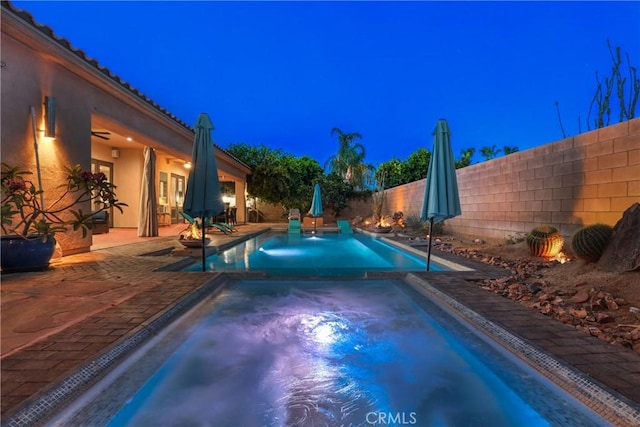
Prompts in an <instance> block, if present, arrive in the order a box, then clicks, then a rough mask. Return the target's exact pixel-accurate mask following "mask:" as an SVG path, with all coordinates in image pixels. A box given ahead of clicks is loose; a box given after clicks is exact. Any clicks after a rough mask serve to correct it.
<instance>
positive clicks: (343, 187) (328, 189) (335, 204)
mask: <svg viewBox="0 0 640 427" xmlns="http://www.w3.org/2000/svg"><path fill="white" fill-rule="evenodd" d="M319 183H320V187H322V203H323V205H324V206H326V207H329V208H331V209H333V212H334V215H335V217H336V218H337V217H338V216H340V213H341V212H342V210H344V208H346V207H347V205H348V202H349V199H351V198H352V197H354V196H355V195H356V194H357V193H356V192H355V191H354V188H353V185H351V184H350V183H349V182H345V180H344V177H343V176H342V175H340V174H338V173H336V172H331V173H329V174H328V175H324V176H323V177H322V178H321V179H320V180H319ZM309 203H311V200H310V201H309Z"/></svg>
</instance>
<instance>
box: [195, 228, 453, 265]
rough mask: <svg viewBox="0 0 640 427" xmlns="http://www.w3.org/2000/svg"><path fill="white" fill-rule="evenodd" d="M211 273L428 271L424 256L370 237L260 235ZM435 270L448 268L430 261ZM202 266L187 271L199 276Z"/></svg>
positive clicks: (226, 254) (212, 260) (219, 258)
mask: <svg viewBox="0 0 640 427" xmlns="http://www.w3.org/2000/svg"><path fill="white" fill-rule="evenodd" d="M206 264H207V265H206V269H207V271H261V272H265V273H268V274H271V275H283V276H292V275H296V276H362V275H363V274H365V273H367V272H381V271H396V272H398V271H425V270H426V259H425V254H422V256H419V255H417V254H412V253H409V252H407V251H404V250H401V249H400V248H398V247H397V246H394V245H392V244H390V243H387V242H386V241H384V240H382V239H379V238H372V237H370V236H368V235H365V234H361V233H355V234H340V233H323V234H289V233H278V232H270V233H265V234H260V235H258V236H255V237H253V238H251V239H249V240H246V241H244V242H241V243H239V244H238V245H236V246H234V247H232V248H230V249H227V250H225V251H223V252H221V253H218V254H215V255H211V256H209V257H207V259H206ZM430 269H431V270H433V271H442V270H446V268H445V267H443V266H440V265H438V264H437V263H434V262H433V261H432V263H431V268H430ZM201 270H202V264H201V263H199V264H197V265H193V266H190V267H188V268H187V269H186V271H201Z"/></svg>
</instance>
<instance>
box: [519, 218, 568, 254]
mask: <svg viewBox="0 0 640 427" xmlns="http://www.w3.org/2000/svg"><path fill="white" fill-rule="evenodd" d="M525 241H526V242H527V246H528V247H529V251H530V252H531V255H533V256H537V257H541V258H553V257H555V256H557V255H558V254H559V253H560V251H561V250H562V245H564V237H562V235H561V234H560V232H559V231H558V229H557V228H555V227H552V226H550V225H540V226H538V227H536V228H534V229H533V230H531V232H530V233H529V234H528V235H527V238H526V239H525Z"/></svg>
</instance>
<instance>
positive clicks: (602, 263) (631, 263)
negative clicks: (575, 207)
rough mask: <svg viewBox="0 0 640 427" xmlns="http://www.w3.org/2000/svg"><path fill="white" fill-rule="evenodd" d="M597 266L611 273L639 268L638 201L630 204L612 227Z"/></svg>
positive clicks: (639, 211)
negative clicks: (607, 242) (609, 237)
mask: <svg viewBox="0 0 640 427" xmlns="http://www.w3.org/2000/svg"><path fill="white" fill-rule="evenodd" d="M598 268H599V269H600V270H604V271H609V272H612V273H624V272H625V271H637V270H640V203H634V204H633V205H631V207H630V208H629V209H627V210H626V211H625V212H624V214H623V215H622V218H621V219H620V221H618V223H617V224H616V225H615V227H613V233H612V234H611V240H610V241H609V244H607V247H606V248H605V249H604V252H603V253H602V256H601V257H600V259H599V260H598Z"/></svg>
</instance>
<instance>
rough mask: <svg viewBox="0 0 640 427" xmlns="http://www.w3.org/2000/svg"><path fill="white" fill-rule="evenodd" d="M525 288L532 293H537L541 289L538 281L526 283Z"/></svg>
mask: <svg viewBox="0 0 640 427" xmlns="http://www.w3.org/2000/svg"><path fill="white" fill-rule="evenodd" d="M527 289H528V290H529V292H531V293H532V294H537V293H538V292H540V291H541V290H542V287H541V286H540V285H539V284H538V283H527Z"/></svg>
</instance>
